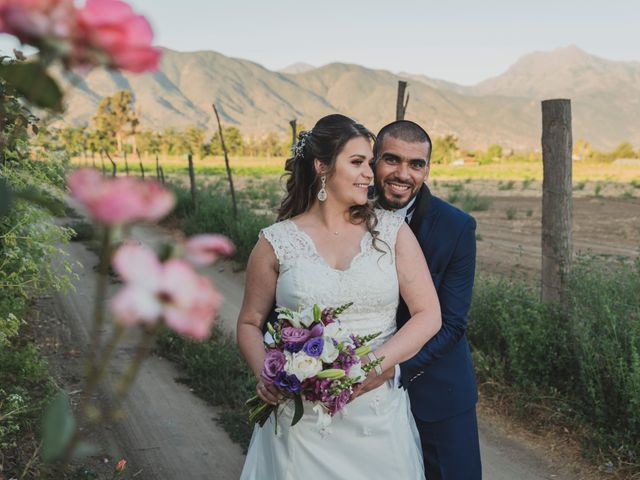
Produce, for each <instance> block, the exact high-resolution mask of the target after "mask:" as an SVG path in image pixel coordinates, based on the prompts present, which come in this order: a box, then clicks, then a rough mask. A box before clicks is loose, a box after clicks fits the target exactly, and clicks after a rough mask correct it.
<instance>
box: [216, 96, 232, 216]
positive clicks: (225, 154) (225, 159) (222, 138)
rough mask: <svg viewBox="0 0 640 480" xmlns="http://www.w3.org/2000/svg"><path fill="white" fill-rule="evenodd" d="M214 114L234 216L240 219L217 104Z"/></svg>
mask: <svg viewBox="0 0 640 480" xmlns="http://www.w3.org/2000/svg"><path fill="white" fill-rule="evenodd" d="M211 105H212V106H213V113H215V114H216V120H217V121H218V132H219V133H220V144H221V145H222V151H223V152H224V163H225V165H226V167H227V178H228V179H229V189H230V190H231V202H232V203H233V216H234V217H236V218H237V217H238V205H237V204H236V191H235V190H234V188H233V176H232V175H231V167H230V166H229V155H228V153H227V147H226V146H225V144H224V135H223V134H222V124H221V123H220V116H219V115H218V109H217V108H216V104H215V103H212V104H211Z"/></svg>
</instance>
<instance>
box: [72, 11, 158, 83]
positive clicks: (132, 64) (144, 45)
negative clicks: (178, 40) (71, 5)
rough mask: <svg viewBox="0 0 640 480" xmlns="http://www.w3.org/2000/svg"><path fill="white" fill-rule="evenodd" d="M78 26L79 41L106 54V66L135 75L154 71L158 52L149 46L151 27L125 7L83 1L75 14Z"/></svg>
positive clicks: (141, 17) (151, 37)
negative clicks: (107, 57) (76, 14)
mask: <svg viewBox="0 0 640 480" xmlns="http://www.w3.org/2000/svg"><path fill="white" fill-rule="evenodd" d="M78 25H79V28H80V32H81V35H80V41H81V42H82V43H84V45H85V46H87V47H89V48H92V47H93V48H95V49H98V50H103V51H104V52H106V54H107V55H108V56H109V57H110V59H109V61H108V63H109V65H110V66H112V67H115V68H121V69H123V70H129V71H131V72H136V73H141V72H146V71H149V70H155V69H157V68H158V62H159V61H160V50H159V49H157V48H154V47H153V46H152V45H151V42H152V40H153V31H152V29H151V25H149V22H148V21H147V19H146V18H145V17H143V16H142V15H137V14H135V13H134V12H133V10H132V8H131V7H130V6H129V5H127V4H126V3H124V2H122V1H119V0H87V2H86V4H85V5H84V7H82V8H81V9H80V10H78Z"/></svg>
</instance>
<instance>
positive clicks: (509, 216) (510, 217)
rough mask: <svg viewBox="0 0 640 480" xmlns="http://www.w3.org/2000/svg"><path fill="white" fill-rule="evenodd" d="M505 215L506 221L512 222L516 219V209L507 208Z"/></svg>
mask: <svg viewBox="0 0 640 480" xmlns="http://www.w3.org/2000/svg"><path fill="white" fill-rule="evenodd" d="M505 213H506V214H507V220H513V219H515V218H516V214H517V213H518V209H517V208H515V207H509V208H507V210H506V211H505Z"/></svg>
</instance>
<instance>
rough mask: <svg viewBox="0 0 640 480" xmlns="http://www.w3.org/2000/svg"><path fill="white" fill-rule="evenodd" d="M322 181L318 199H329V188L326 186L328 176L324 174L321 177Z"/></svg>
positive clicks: (322, 200)
mask: <svg viewBox="0 0 640 480" xmlns="http://www.w3.org/2000/svg"><path fill="white" fill-rule="evenodd" d="M320 181H321V182H322V188H320V191H319V192H318V200H320V201H321V202H324V201H325V200H326V199H327V190H326V189H325V188H324V187H326V186H327V176H326V175H322V176H321V177H320Z"/></svg>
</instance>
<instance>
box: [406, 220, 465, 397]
mask: <svg viewBox="0 0 640 480" xmlns="http://www.w3.org/2000/svg"><path fill="white" fill-rule="evenodd" d="M475 231H476V223H475V220H474V219H473V218H470V219H469V220H468V221H467V222H466V223H465V225H464V227H463V229H462V231H461V233H460V236H459V238H458V241H457V244H456V247H455V250H454V252H453V255H452V257H451V260H450V261H449V264H448V265H447V268H446V269H445V271H444V273H443V278H442V282H441V284H440V288H439V289H438V300H439V301H440V310H441V312H442V328H441V329H440V330H439V331H438V333H436V335H434V336H433V337H432V338H431V339H430V340H429V341H428V342H427V343H426V344H425V345H424V346H423V347H422V349H421V350H420V351H419V352H418V353H417V354H416V355H415V356H414V357H412V358H410V359H409V360H407V361H406V362H403V363H402V364H401V365H400V368H401V371H402V383H403V384H404V385H406V384H407V383H409V382H411V380H413V379H414V378H416V376H419V375H420V373H421V372H422V371H423V370H424V369H425V368H427V367H428V366H429V365H431V364H432V363H433V362H435V361H436V360H437V359H439V358H440V357H442V356H444V355H446V354H447V353H449V352H450V351H451V350H452V349H453V348H454V347H455V346H456V344H457V343H458V341H459V340H460V339H461V338H462V336H463V335H464V334H465V332H466V330H467V324H468V314H469V307H470V305H471V294H472V291H473V281H474V275H475V265H476V237H475Z"/></svg>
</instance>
